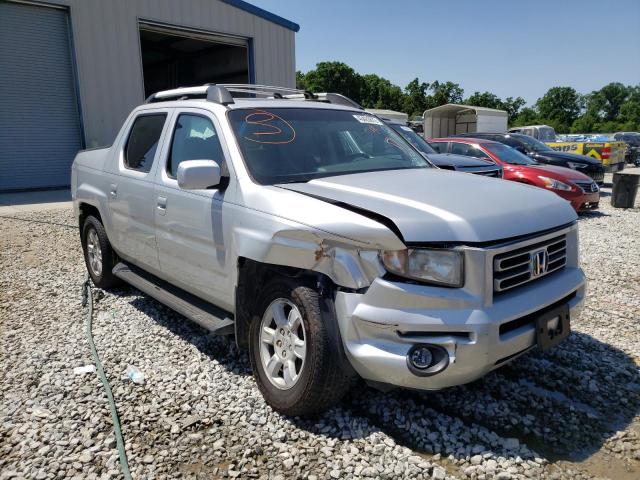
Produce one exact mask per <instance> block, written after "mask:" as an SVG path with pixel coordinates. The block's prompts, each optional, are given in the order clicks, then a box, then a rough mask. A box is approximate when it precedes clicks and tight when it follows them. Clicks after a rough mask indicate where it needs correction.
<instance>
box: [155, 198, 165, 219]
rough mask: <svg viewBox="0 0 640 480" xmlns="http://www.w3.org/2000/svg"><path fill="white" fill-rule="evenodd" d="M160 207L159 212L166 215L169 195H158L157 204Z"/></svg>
mask: <svg viewBox="0 0 640 480" xmlns="http://www.w3.org/2000/svg"><path fill="white" fill-rule="evenodd" d="M156 207H157V208H158V212H159V214H160V215H164V214H166V213H167V197H158V202H157V204H156Z"/></svg>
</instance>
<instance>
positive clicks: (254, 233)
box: [233, 185, 405, 289]
mask: <svg viewBox="0 0 640 480" xmlns="http://www.w3.org/2000/svg"><path fill="white" fill-rule="evenodd" d="M233 210H234V213H233V216H234V243H235V246H236V249H237V254H238V256H241V257H246V258H250V259H252V260H256V261H259V262H263V263H268V264H274V265H282V266H291V267H296V268H302V269H306V270H312V271H316V272H319V273H323V274H325V275H327V276H328V277H329V278H331V280H332V281H333V282H335V283H336V284H337V285H340V286H343V287H347V288H353V289H359V288H363V287H366V286H368V285H370V284H371V282H372V281H373V280H374V279H375V278H377V277H379V276H381V275H383V274H384V268H383V267H382V264H381V262H380V259H379V256H378V252H379V251H380V250H382V249H389V250H399V249H402V248H405V247H404V244H403V243H402V242H401V241H400V239H398V237H396V236H395V235H394V234H393V233H392V232H391V231H390V230H389V229H388V228H387V227H385V226H384V225H382V224H380V223H378V222H376V221H374V220H371V219H369V218H366V217H364V216H362V215H359V214H357V213H354V212H351V211H348V210H345V209H343V208H340V207H338V206H335V205H331V204H329V203H326V202H323V201H321V200H317V199H314V198H311V197H307V196H304V195H301V194H298V193H295V192H291V191H288V190H285V189H282V188H278V187H273V186H268V187H267V186H260V185H250V186H248V188H245V189H243V191H242V197H241V198H239V199H238V203H237V204H236V207H235V208H234V209H233Z"/></svg>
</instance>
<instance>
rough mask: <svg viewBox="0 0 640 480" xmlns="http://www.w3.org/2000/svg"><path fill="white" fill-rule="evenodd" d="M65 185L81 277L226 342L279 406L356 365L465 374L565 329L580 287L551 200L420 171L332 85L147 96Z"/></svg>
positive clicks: (309, 404) (429, 374) (566, 210)
mask: <svg viewBox="0 0 640 480" xmlns="http://www.w3.org/2000/svg"><path fill="white" fill-rule="evenodd" d="M242 96H244V97H242ZM72 195H73V200H74V208H75V213H76V215H77V218H78V220H79V226H80V229H81V238H82V246H83V249H84V254H85V259H86V264H87V268H88V270H89V273H90V275H91V278H92V279H93V282H94V283H95V285H96V286H97V287H100V288H110V287H113V286H115V285H117V284H118V283H120V282H122V281H125V282H127V283H130V284H132V285H134V286H136V287H137V288H139V289H140V290H142V291H143V292H145V293H147V294H149V295H151V296H153V297H155V298H157V299H158V300H159V301H161V302H163V303H165V304H167V305H169V306H170V307H171V308H174V309H175V310H176V311H178V312H180V313H182V314H183V315H185V316H186V317H187V318H189V319H190V320H193V321H195V322H197V323H199V324H200V325H202V326H203V327H204V328H206V329H207V330H210V331H213V332H216V333H219V334H233V335H235V341H236V342H237V344H238V346H240V347H242V348H248V349H249V353H250V359H251V363H252V367H253V372H254V376H255V379H256V382H257V384H258V386H259V388H260V390H261V391H262V393H263V394H264V397H265V399H266V400H267V402H268V403H269V404H270V405H272V406H273V408H274V409H276V410H278V411H280V412H282V413H284V414H288V415H308V414H312V413H315V412H318V411H321V410H323V409H326V408H328V407H329V406H331V405H332V404H334V403H335V402H337V401H339V400H340V398H341V397H342V396H343V395H344V394H345V392H346V391H347V390H348V389H349V388H350V387H351V386H352V385H353V383H354V381H355V380H356V379H357V378H358V377H361V378H363V379H364V380H366V381H367V382H368V383H370V384H371V385H374V386H378V387H380V388H384V389H386V388H390V387H395V386H399V387H409V388H416V389H422V390H433V389H441V388H445V387H449V386H453V385H459V384H463V383H466V382H470V381H472V380H475V379H477V378H479V377H481V376H482V375H484V374H486V373H487V372H489V371H491V370H493V369H495V368H498V367H500V366H501V365H504V364H505V363H507V362H509V361H511V360H513V359H514V358H516V357H517V356H519V355H521V354H523V353H524V352H527V351H528V350H530V349H533V348H542V349H543V350H544V349H547V348H551V347H553V346H555V345H556V344H558V343H559V342H560V341H562V340H563V339H564V338H566V337H567V335H568V334H569V329H570V319H571V318H573V317H575V315H576V314H577V312H578V309H579V307H580V306H581V305H582V303H583V299H584V296H585V278H584V275H583V273H582V270H581V269H580V266H579V261H578V226H577V224H576V214H575V212H574V211H573V209H572V208H571V207H570V206H569V204H568V203H566V202H565V201H563V200H562V199H560V198H558V197H557V196H556V195H555V194H553V193H550V192H547V191H544V190H543V189H538V188H534V187H529V186H526V185H521V184H518V183H515V182H505V181H502V180H500V179H495V178H485V177H482V176H477V175H466V174H464V173H458V172H453V171H447V170H440V169H436V168H433V166H432V165H431V164H430V163H429V162H427V161H426V160H425V158H424V157H423V156H422V155H421V154H420V153H419V152H418V151H416V150H415V149H414V148H413V147H412V146H411V145H410V144H409V143H407V142H406V141H405V140H404V139H403V138H402V137H401V136H400V135H399V134H398V133H397V132H395V131H394V130H392V129H391V128H389V126H387V125H385V124H384V123H383V122H382V121H380V119H378V118H377V117H375V116H373V115H370V114H368V113H366V112H364V111H363V110H362V109H361V108H359V106H358V105H357V104H355V103H353V102H351V101H350V100H349V99H347V98H345V97H342V96H340V95H336V94H313V93H310V92H301V91H295V90H290V89H283V88H276V87H264V86H256V85H226V86H223V85H207V86H203V87H192V88H183V89H177V90H171V91H166V92H160V93H158V94H155V95H153V96H152V97H151V98H149V99H148V101H147V102H146V103H145V104H144V105H141V106H139V107H137V108H136V109H134V110H133V112H132V113H131V115H130V116H129V118H128V119H127V120H126V121H125V123H124V125H123V127H122V129H121V131H120V133H119V134H118V136H117V137H116V139H115V141H114V143H113V145H112V146H111V147H109V148H104V149H94V150H88V151H83V152H80V153H79V154H78V155H77V157H76V159H75V161H74V164H73V169H72Z"/></svg>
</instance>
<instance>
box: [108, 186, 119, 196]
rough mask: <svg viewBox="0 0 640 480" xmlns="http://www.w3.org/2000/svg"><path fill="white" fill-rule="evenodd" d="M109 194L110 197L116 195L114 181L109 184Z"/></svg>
mask: <svg viewBox="0 0 640 480" xmlns="http://www.w3.org/2000/svg"><path fill="white" fill-rule="evenodd" d="M109 196H110V197H111V198H116V197H117V196H118V185H116V184H115V183H112V184H111V185H109Z"/></svg>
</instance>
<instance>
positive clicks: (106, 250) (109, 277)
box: [81, 215, 121, 289]
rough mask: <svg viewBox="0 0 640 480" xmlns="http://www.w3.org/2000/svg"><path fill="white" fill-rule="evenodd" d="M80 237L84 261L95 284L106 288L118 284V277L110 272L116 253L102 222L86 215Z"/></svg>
mask: <svg viewBox="0 0 640 480" xmlns="http://www.w3.org/2000/svg"><path fill="white" fill-rule="evenodd" d="M81 239H82V249H83V251H84V261H85V263H86V265H87V270H88V271H89V275H90V276H91V280H93V283H94V284H95V286H96V287H98V288H104V289H108V288H112V287H115V286H117V285H119V284H120V283H121V281H120V279H118V278H117V277H115V276H114V275H113V273H112V272H111V270H112V269H113V267H114V266H115V262H116V254H115V252H114V251H113V249H112V248H111V244H110V243H109V239H108V238H107V232H106V231H105V230H104V226H103V225H102V222H100V220H98V219H97V218H96V217H94V216H93V215H90V216H88V217H87V218H86V219H85V221H84V224H83V227H82V235H81Z"/></svg>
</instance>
